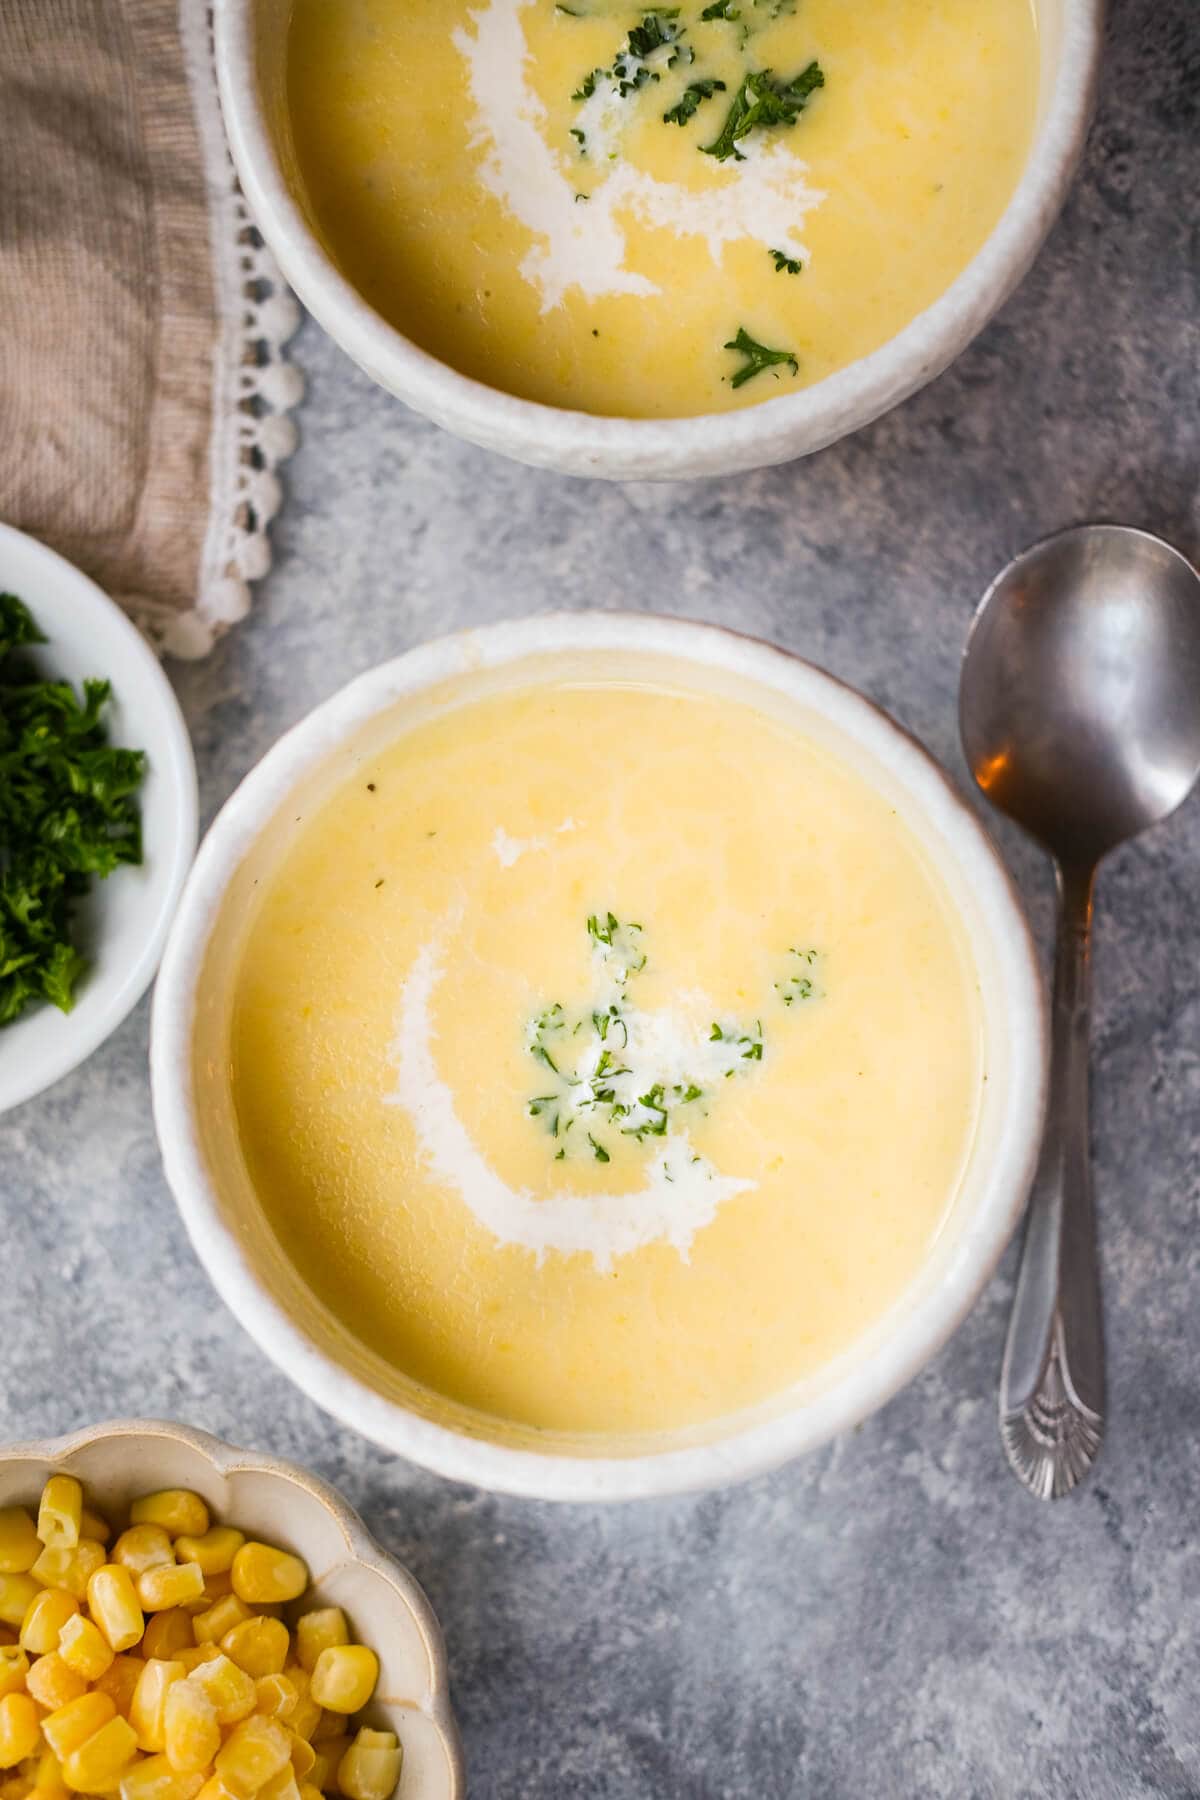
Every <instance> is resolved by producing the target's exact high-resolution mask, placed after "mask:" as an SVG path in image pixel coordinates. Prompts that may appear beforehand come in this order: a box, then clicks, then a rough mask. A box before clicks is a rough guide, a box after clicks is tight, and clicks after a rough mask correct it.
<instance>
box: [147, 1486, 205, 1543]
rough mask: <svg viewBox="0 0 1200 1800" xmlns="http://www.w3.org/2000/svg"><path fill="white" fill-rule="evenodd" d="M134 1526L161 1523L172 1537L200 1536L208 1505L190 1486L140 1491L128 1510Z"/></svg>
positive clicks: (202, 1532)
mask: <svg viewBox="0 0 1200 1800" xmlns="http://www.w3.org/2000/svg"><path fill="white" fill-rule="evenodd" d="M129 1517H130V1520H131V1522H132V1523H133V1524H134V1525H161V1526H162V1528H163V1530H164V1531H166V1532H169V1533H170V1535H171V1536H172V1537H173V1538H177V1537H203V1536H204V1533H205V1532H206V1531H207V1530H208V1508H207V1506H205V1504H204V1502H203V1500H202V1499H201V1498H200V1496H199V1494H194V1493H193V1492H192V1490H191V1489H190V1488H161V1489H160V1490H159V1492H158V1493H157V1494H143V1495H142V1498H141V1499H140V1500H135V1501H134V1503H133V1505H132V1506H131V1507H130V1509H129Z"/></svg>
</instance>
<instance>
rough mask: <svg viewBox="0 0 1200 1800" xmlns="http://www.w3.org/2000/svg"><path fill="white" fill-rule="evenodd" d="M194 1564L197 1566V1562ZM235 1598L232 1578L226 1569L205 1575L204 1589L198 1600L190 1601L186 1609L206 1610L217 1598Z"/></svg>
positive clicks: (194, 1611) (200, 1611) (197, 1611)
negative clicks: (218, 1573) (221, 1572)
mask: <svg viewBox="0 0 1200 1800" xmlns="http://www.w3.org/2000/svg"><path fill="white" fill-rule="evenodd" d="M196 1566H197V1568H198V1567H199V1564H197V1565H196ZM235 1598H236V1596H235V1594H234V1591H233V1578H232V1577H231V1575H230V1574H229V1571H228V1570H226V1571H225V1572H224V1574H221V1575H206V1576H205V1577H204V1591H203V1592H202V1594H201V1595H200V1598H199V1600H194V1601H192V1602H191V1604H190V1605H189V1607H188V1611H189V1612H191V1613H202V1612H207V1611H208V1610H209V1609H210V1608H211V1607H214V1606H215V1605H216V1604H217V1601H218V1600H232V1599H235Z"/></svg>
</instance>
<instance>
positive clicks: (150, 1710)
mask: <svg viewBox="0 0 1200 1800" xmlns="http://www.w3.org/2000/svg"><path fill="white" fill-rule="evenodd" d="M186 1673H187V1671H186V1670H185V1669H184V1666H183V1664H182V1663H181V1662H177V1661H175V1660H173V1659H172V1660H171V1661H167V1660H165V1659H164V1658H162V1657H157V1656H153V1657H149V1658H147V1660H146V1661H145V1662H144V1663H143V1664H142V1670H141V1674H140V1675H139V1676H138V1682H137V1686H136V1687H135V1688H134V1690H133V1698H132V1700H131V1701H130V1702H129V1723H130V1724H131V1725H132V1726H133V1729H134V1731H135V1732H136V1733H137V1741H138V1749H139V1750H146V1751H150V1752H152V1753H153V1752H156V1751H160V1750H163V1749H164V1748H165V1747H166V1742H167V1694H168V1693H169V1691H170V1690H171V1688H173V1687H174V1685H175V1683H176V1682H177V1681H182V1680H183V1679H184V1676H185V1674H186Z"/></svg>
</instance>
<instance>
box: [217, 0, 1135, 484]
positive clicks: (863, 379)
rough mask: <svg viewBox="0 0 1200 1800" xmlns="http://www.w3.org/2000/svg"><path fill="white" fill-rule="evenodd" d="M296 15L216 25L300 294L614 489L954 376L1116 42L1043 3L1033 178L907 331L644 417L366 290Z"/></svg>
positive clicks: (241, 6) (499, 425)
mask: <svg viewBox="0 0 1200 1800" xmlns="http://www.w3.org/2000/svg"><path fill="white" fill-rule="evenodd" d="M934 10H935V12H936V8H935V9H934ZM289 13H290V0H215V5H214V7H213V31H214V42H215V49H216V62H217V77H218V81H219V84H220V90H221V106H222V111H223V112H224V115H225V128H226V131H227V133H228V136H229V146H230V149H231V151H232V153H233V160H234V163H235V164H236V166H237V172H238V176H239V178H240V180H241V185H242V190H243V192H244V193H245V196H246V200H247V203H248V205H249V207H250V211H251V212H252V213H253V215H254V218H255V221H256V223H257V224H258V226H259V227H260V229H261V231H262V234H263V236H264V237H265V239H266V241H267V243H268V244H269V245H270V247H271V249H272V251H273V252H274V254H275V258H276V260H277V261H278V263H279V266H280V268H281V269H282V271H283V273H284V275H285V276H286V277H287V279H288V281H289V282H290V283H291V285H292V287H293V288H294V289H295V290H296V292H297V294H298V295H299V296H300V299H301V300H302V301H303V302H304V304H305V306H307V307H308V309H309V311H310V312H311V313H312V314H313V316H314V317H315V318H317V319H318V320H319V321H320V323H321V324H322V325H323V326H324V327H325V329H326V331H327V332H328V333H329V335H330V337H332V338H333V339H334V340H335V341H336V342H337V343H339V344H340V345H341V346H342V348H343V350H345V351H346V352H347V353H348V354H349V355H350V356H352V357H353V358H354V360H355V362H356V363H358V364H359V366H360V368H363V369H365V370H366V372H367V374H368V375H370V376H371V378H372V379H373V380H374V381H377V382H378V383H379V385H380V386H381V387H384V388H387V389H388V390H389V392H391V393H393V394H396V395H398V396H399V398H400V399H401V400H403V401H405V402H406V404H407V405H409V406H411V407H414V408H415V410H416V411H417V412H419V413H423V414H424V415H425V417H426V418H428V419H432V420H433V422H434V423H435V424H436V425H441V426H443V427H444V428H445V429H446V430H447V431H452V432H454V433H456V434H457V435H458V436H459V437H464V438H467V439H469V440H470V442H471V443H473V444H481V445H482V446H483V448H484V449H485V450H499V451H501V452H502V453H503V454H504V455H506V456H512V457H515V458H516V460H517V461H518V462H525V463H532V464H534V465H535V466H537V467H539V468H546V469H558V470H560V471H561V472H562V473H563V474H566V475H599V476H604V477H606V478H608V479H610V480H613V481H624V480H646V479H670V478H682V477H690V476H700V475H726V474H732V473H733V472H735V471H736V470H739V469H755V468H760V467H762V466H764V465H766V464H768V463H780V462H788V461H789V460H790V459H791V458H792V457H796V456H807V455H808V454H810V453H811V452H812V451H814V450H821V449H823V448H824V447H825V446H826V445H827V444H832V443H835V442H836V441H837V439H838V438H841V437H845V436H846V434H847V433H848V432H851V431H857V430H858V428H859V427H860V426H862V425H865V424H867V423H868V422H869V421H870V420H871V419H875V418H878V416H879V415H880V413H884V412H887V411H888V410H889V409H890V408H891V407H893V406H895V405H897V403H898V402H899V401H901V400H904V399H907V397H908V396H909V395H910V394H913V393H915V392H916V391H917V389H918V388H921V387H924V386H925V384H926V383H927V382H929V381H932V380H933V378H934V376H935V375H939V374H940V373H941V371H942V370H943V369H944V368H945V367H946V365H947V364H948V363H950V362H952V361H953V359H954V358H955V357H956V356H958V355H959V353H960V352H961V351H962V350H964V349H965V348H966V346H967V345H968V344H969V343H970V341H971V339H972V338H973V337H975V336H976V335H977V333H978V332H980V331H982V329H983V327H984V326H985V325H986V324H987V322H988V320H989V319H990V318H991V317H992V315H993V313H995V312H996V310H997V308H998V307H1000V306H1001V305H1002V303H1003V302H1004V301H1005V300H1006V299H1007V298H1008V296H1009V294H1011V293H1012V291H1013V289H1014V288H1015V287H1016V285H1017V283H1018V282H1019V281H1020V280H1021V278H1022V277H1023V276H1024V274H1025V273H1026V271H1027V270H1028V268H1029V265H1030V264H1031V263H1032V261H1033V259H1034V257H1035V256H1036V255H1037V253H1038V251H1039V250H1040V249H1041V246H1042V244H1043V242H1044V240H1045V238H1046V236H1047V234H1048V232H1049V230H1050V227H1051V226H1052V225H1053V223H1054V221H1055V219H1056V218H1057V217H1058V214H1059V212H1060V211H1061V209H1062V205H1063V201H1064V200H1065V198H1066V194H1067V189H1068V187H1069V186H1070V182H1071V178H1072V176H1073V175H1074V173H1075V167H1076V164H1077V163H1078V161H1079V157H1080V155H1081V153H1082V151H1083V146H1084V143H1085V141H1086V138H1087V130H1088V124H1089V121H1090V118H1091V112H1092V101H1093V96H1094V93H1095V85H1096V76H1097V72H1098V69H1099V64H1100V50H1101V44H1102V41H1103V35H1104V0H1037V18H1038V37H1039V42H1040V48H1041V82H1040V94H1039V99H1038V109H1037V119H1036V123H1035V126H1034V136H1033V143H1032V145H1031V147H1030V151H1029V157H1028V160H1027V161H1026V164H1025V168H1024V170H1023V172H1022V174H1021V179H1020V180H1019V182H1018V183H1017V186H1016V189H1015V191H1014V193H1013V196H1012V199H1011V200H1010V201H1009V204H1008V206H1007V207H1006V208H1005V211H1004V213H1003V215H1002V217H1001V218H1000V220H999V222H998V223H997V225H996V228H995V230H994V231H993V232H992V233H991V235H990V236H989V237H988V238H987V240H986V242H985V243H984V244H983V245H982V246H981V247H980V249H979V251H978V253H977V254H976V255H975V256H974V257H973V258H972V260H971V261H970V262H969V263H968V265H967V267H966V268H965V269H964V270H963V272H962V274H961V275H960V276H959V277H958V279H957V280H956V281H954V282H952V283H951V285H950V286H949V287H948V288H947V289H946V291H945V292H944V293H943V294H941V295H939V297H938V298H937V299H936V300H935V301H934V302H933V304H932V305H931V306H929V307H927V308H926V310H925V311H924V312H922V313H918V315H917V317H916V318H915V319H913V320H912V321H911V323H910V324H908V325H907V326H905V328H904V330H903V331H901V332H899V333H898V334H897V335H896V336H895V337H894V338H892V339H890V340H889V342H887V343H886V344H883V345H881V346H880V348H879V349H878V350H875V351H873V352H872V354H871V355H870V356H865V357H863V358H861V359H860V360H859V361H858V362H854V363H851V364H850V365H849V367H847V368H845V369H840V370H839V371H838V372H837V373H836V374H834V375H830V376H829V377H828V378H827V379H826V380H824V381H819V382H817V383H815V384H814V385H813V386H812V387H808V388H803V389H801V391H800V392H799V393H796V394H786V395H781V396H780V397H779V398H778V399H774V400H765V401H763V402H762V403H761V404H759V405H757V406H750V407H747V408H745V410H743V411H740V412H727V413H709V414H705V415H702V416H700V417H697V418H685V419H628V418H617V417H603V416H601V415H598V414H593V413H584V412H571V411H568V410H566V409H565V408H557V407H553V406H545V405H542V404H540V403H539V402H536V401H532V400H519V399H516V398H515V397H514V396H513V395H512V394H506V393H503V392H501V391H500V389H498V388H493V387H489V386H487V385H486V383H484V382H482V381H476V380H473V379H472V378H470V377H469V376H466V375H460V374H459V373H458V371H457V370H456V369H452V368H451V367H450V366H449V365H448V364H447V363H444V362H440V361H439V360H438V359H437V357H435V356H431V355H430V354H429V353H428V352H427V351H425V350H422V349H420V348H419V346H418V345H416V344H415V343H413V341H412V340H411V339H410V338H407V337H404V336H403V335H402V333H400V332H399V331H397V330H396V329H395V328H394V327H393V326H391V325H389V324H388V323H387V322H386V321H385V320H384V319H383V318H381V317H380V315H379V314H378V313H377V312H376V311H375V310H374V309H373V308H372V307H371V306H369V305H368V304H367V302H366V301H365V300H364V299H363V298H362V296H361V295H360V294H359V293H357V292H356V290H355V289H354V288H353V287H352V286H351V284H350V283H349V282H348V281H347V280H346V278H345V277H344V276H343V275H342V274H341V272H340V271H339V270H338V268H337V266H336V264H335V263H334V261H333V259H332V258H331V257H330V256H329V254H328V252H327V251H326V249H325V247H324V245H323V244H322V242H321V240H320V237H319V235H318V233H317V232H316V231H315V230H314V228H313V224H312V220H311V215H310V213H309V211H308V210H307V209H306V206H305V205H304V204H303V202H302V200H300V199H298V198H297V192H296V190H295V184H296V182H298V179H299V178H298V176H297V175H296V174H295V170H296V156H295V150H294V148H293V146H292V143H291V131H290V127H289V124H288V111H287V67H286V62H287V40H288V17H289ZM289 175H290V176H291V177H292V180H291V181H289Z"/></svg>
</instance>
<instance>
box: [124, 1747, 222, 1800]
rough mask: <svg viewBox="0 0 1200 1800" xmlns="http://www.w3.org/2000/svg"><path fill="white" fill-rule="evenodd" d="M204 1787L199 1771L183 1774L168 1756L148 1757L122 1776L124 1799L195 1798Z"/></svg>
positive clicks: (188, 1799) (184, 1799) (162, 1799)
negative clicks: (171, 1762) (175, 1767)
mask: <svg viewBox="0 0 1200 1800" xmlns="http://www.w3.org/2000/svg"><path fill="white" fill-rule="evenodd" d="M203 1786H204V1777H203V1775H200V1774H182V1773H180V1771H179V1770H178V1769H173V1768H172V1767H171V1765H170V1763H169V1762H168V1761H167V1759H166V1757H165V1756H148V1757H147V1758H146V1760H145V1762H140V1763H135V1764H134V1766H133V1768H131V1769H129V1770H128V1771H127V1772H126V1774H124V1775H123V1776H122V1777H121V1800H196V1796H197V1794H199V1793H200V1791H201V1789H202V1788H203Z"/></svg>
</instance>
